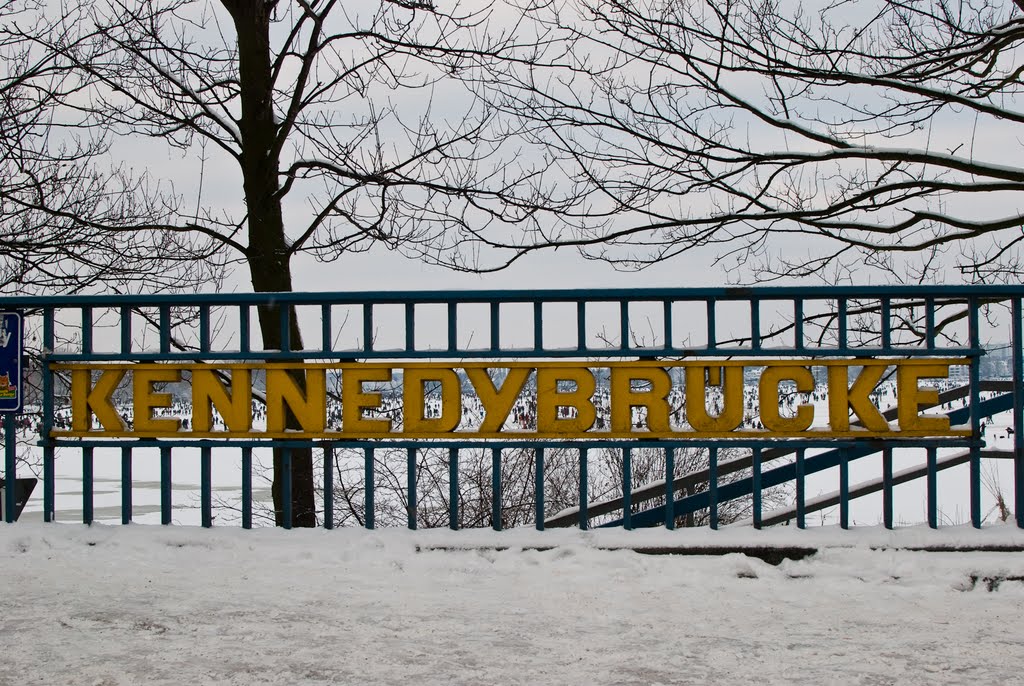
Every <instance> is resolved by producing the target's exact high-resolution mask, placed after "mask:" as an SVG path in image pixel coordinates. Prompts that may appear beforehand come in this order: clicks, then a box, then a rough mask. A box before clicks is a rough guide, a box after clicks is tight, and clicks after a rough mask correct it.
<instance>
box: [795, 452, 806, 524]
mask: <svg viewBox="0 0 1024 686" xmlns="http://www.w3.org/2000/svg"><path fill="white" fill-rule="evenodd" d="M805 453H806V451H805V450H804V449H803V448H800V449H798V450H797V451H796V527H797V528H798V529H806V528H807V470H806V464H805V463H804V459H805V458H806V454H805Z"/></svg>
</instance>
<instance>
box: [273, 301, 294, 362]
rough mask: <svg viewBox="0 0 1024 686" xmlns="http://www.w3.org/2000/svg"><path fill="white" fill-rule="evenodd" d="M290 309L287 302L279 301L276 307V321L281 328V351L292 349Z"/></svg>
mask: <svg viewBox="0 0 1024 686" xmlns="http://www.w3.org/2000/svg"><path fill="white" fill-rule="evenodd" d="M291 311H292V308H291V306H290V305H288V304H287V303H281V304H280V305H278V307H277V321H278V324H279V325H280V328H281V330H280V336H281V352H283V353H286V352H289V351H290V350H291V349H292V337H291Z"/></svg>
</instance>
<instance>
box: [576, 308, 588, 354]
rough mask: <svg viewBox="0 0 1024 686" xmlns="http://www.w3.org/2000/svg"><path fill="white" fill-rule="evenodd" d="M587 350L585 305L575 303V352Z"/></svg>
mask: <svg viewBox="0 0 1024 686" xmlns="http://www.w3.org/2000/svg"><path fill="white" fill-rule="evenodd" d="M586 349H587V303H586V301H584V300H577V301H576V352H583V351H585V350H586Z"/></svg>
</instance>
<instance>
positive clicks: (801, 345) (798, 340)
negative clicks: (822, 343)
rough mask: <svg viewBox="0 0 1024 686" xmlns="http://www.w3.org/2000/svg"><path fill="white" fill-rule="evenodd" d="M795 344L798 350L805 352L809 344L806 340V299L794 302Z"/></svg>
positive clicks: (796, 299)
mask: <svg viewBox="0 0 1024 686" xmlns="http://www.w3.org/2000/svg"><path fill="white" fill-rule="evenodd" d="M793 343H794V344H795V345H796V349H797V350H804V349H806V347H807V342H806V341H805V340H804V299H803V298H795V299H794V300H793Z"/></svg>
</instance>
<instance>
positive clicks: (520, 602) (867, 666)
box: [0, 522, 1024, 686]
mask: <svg viewBox="0 0 1024 686" xmlns="http://www.w3.org/2000/svg"><path fill="white" fill-rule="evenodd" d="M826 542H828V543H830V544H831V546H832V547H828V548H825V549H823V550H821V551H820V552H819V553H818V554H817V555H815V556H814V557H812V558H808V559H805V560H803V561H799V562H785V563H783V564H782V565H780V566H778V567H772V566H769V565H767V564H765V563H763V562H760V561H759V560H755V559H750V558H747V557H744V556H742V555H738V554H733V555H727V556H723V557H709V556H708V557H705V556H698V557H691V556H645V555H640V554H637V553H635V552H631V551H626V550H603V549H599V548H598V547H599V546H616V545H623V544H635V545H680V544H687V545H693V544H701V543H704V544H707V543H714V544H722V545H741V544H749V543H760V544H795V545H809V546H816V545H820V544H822V543H826ZM964 542H971V543H974V544H988V545H993V544H1003V545H1005V544H1013V545H1018V546H1020V545H1024V532H1021V531H1020V530H1018V529H1016V527H1013V526H1004V525H998V526H991V527H986V528H985V529H984V530H982V531H981V532H974V531H967V530H964V529H961V528H959V527H950V528H945V529H942V530H939V531H937V532H933V531H928V530H921V529H918V528H908V529H902V530H900V531H897V532H886V531H884V530H879V529H877V528H869V529H858V530H853V531H849V532H837V531H834V530H832V529H830V528H825V529H816V530H809V531H806V532H800V531H794V530H793V529H792V528H791V527H789V528H781V529H778V528H776V529H772V530H768V531H763V532H759V533H758V532H752V531H750V530H749V529H732V530H723V531H720V532H711V531H706V530H705V531H694V530H690V531H678V532H667V531H664V530H657V531H635V532H622V531H600V532H589V533H581V532H578V531H551V532H544V533H543V534H538V533H536V532H532V531H526V530H515V531H508V532H503V533H501V534H494V533H493V532H487V531H466V532H449V531H443V530H433V531H420V532H409V531H404V530H388V531H377V532H370V531H364V530H359V529H346V530H337V531H323V530H307V531H291V532H285V531H280V530H273V529H262V530H254V531H242V530H239V529H235V528H226V527H225V528H214V529H211V530H203V529H200V528H194V527H159V526H147V525H132V526H128V527H120V526H104V525H94V526H92V527H85V526H82V525H79V524H49V525H47V524H41V523H25V522H22V523H18V524H14V525H2V524H0V570H2V571H0V579H2V582H0V608H2V610H0V612H2V615H0V646H2V647H3V650H2V654H3V659H2V662H0V684H4V685H10V686H15V685H21V684H46V685H48V686H49V685H56V684H84V685H89V686H101V685H102V686H113V685H120V684H175V685H177V684H238V685H249V684H288V685H290V686H291V685H301V684H398V683H406V684H474V685H476V684H530V685H535V684H581V685H582V684H586V685H588V686H589V685H594V684H616V685H619V684H744V683H754V684H815V685H818V684H1015V683H1021V681H1020V679H1021V674H1022V673H1024V649H1022V645H1021V638H1020V637H1021V636H1022V635H1024V611H1022V610H1024V584H1022V583H1021V582H1020V581H1004V582H1002V583H1001V584H999V585H998V587H997V588H995V589H994V590H992V591H991V592H990V591H989V590H988V587H989V584H988V583H986V581H985V578H1004V577H1014V576H1016V577H1021V576H1024V553H1005V552H1004V553H934V552H933V553H928V552H910V551H906V550H892V549H881V550H872V549H871V546H886V545H894V544H896V545H917V544H922V543H933V544H934V543H938V544H957V543H964ZM536 544H542V545H545V546H551V545H554V546H555V547H554V548H553V549H549V550H544V551H537V550H528V549H523V547H524V546H530V545H536ZM837 544H840V545H842V546H844V547H835V546H836V545H837ZM473 545H489V546H507V549H505V550H495V549H475V550H458V551H453V550H447V551H438V550H425V549H424V548H428V547H431V546H473ZM418 549H419V550H418ZM975 578H978V579H980V580H978V581H977V582H976V581H974V580H973V579H975Z"/></svg>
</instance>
